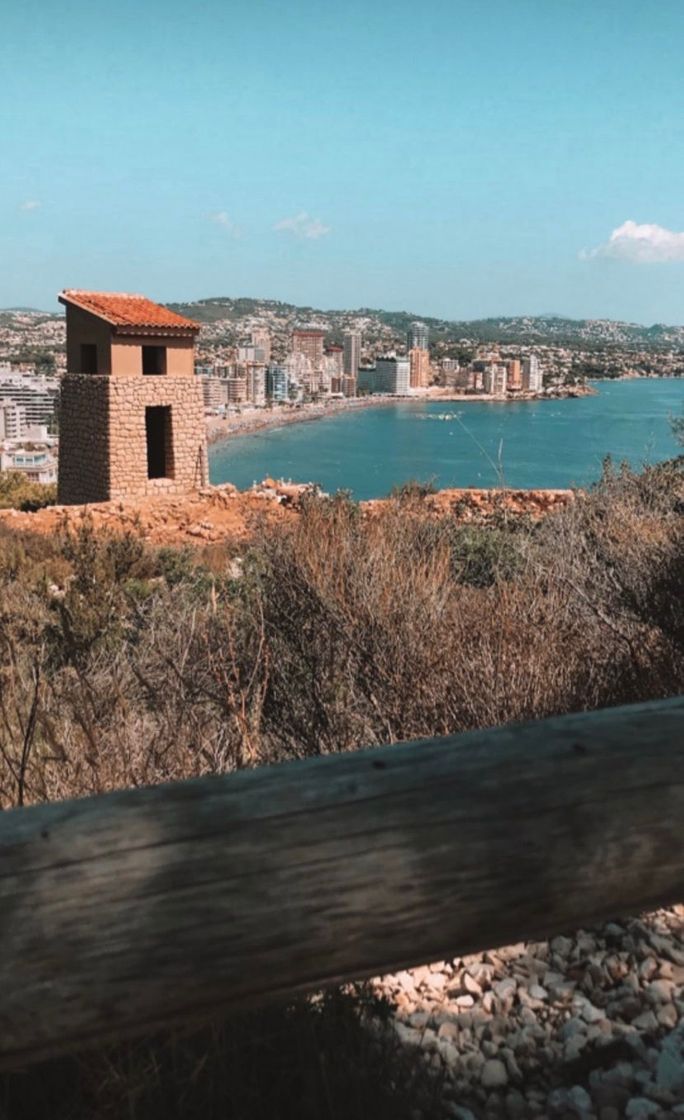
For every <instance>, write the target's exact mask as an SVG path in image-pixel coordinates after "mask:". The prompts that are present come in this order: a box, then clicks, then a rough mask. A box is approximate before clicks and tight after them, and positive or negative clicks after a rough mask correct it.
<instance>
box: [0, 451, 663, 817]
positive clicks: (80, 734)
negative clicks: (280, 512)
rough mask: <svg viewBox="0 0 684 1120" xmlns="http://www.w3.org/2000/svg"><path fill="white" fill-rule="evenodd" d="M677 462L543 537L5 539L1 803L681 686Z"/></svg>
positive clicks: (420, 520) (617, 481) (520, 531)
mask: <svg viewBox="0 0 684 1120" xmlns="http://www.w3.org/2000/svg"><path fill="white" fill-rule="evenodd" d="M682 473H683V472H682V463H681V462H676V463H673V464H666V465H662V466H660V467H657V468H649V469H647V470H645V471H644V472H643V473H641V474H633V473H631V472H629V471H627V470H626V469H622V470H620V471H618V472H615V471H613V470H612V469H610V468H607V469H606V472H605V475H604V479H603V481H602V483H601V484H600V485H599V486H598V487H597V488H596V489H595V490H594V491H593V492H592V493H590V494H589V495H588V496H586V497H583V498H579V499H578V500H577V502H575V503H574V504H573V505H571V506H569V507H568V508H566V509H565V510H563V511H561V512H559V513H556V514H553V515H550V516H549V517H548V518H546V520H544V521H543V522H542V523H540V524H539V525H536V526H535V525H534V524H530V523H528V522H526V521H524V520H520V519H518V518H511V517H510V516H509V517H507V516H506V514H505V511H503V510H502V511H501V512H500V513H499V514H497V515H496V516H495V517H494V518H492V519H490V520H489V522H487V523H485V524H481V525H473V524H468V525H463V524H459V523H458V522H457V521H456V520H455V519H452V518H448V517H442V518H437V517H435V516H434V515H433V514H431V513H430V512H429V511H428V510H426V509H425V506H424V503H423V502H421V501H420V499H419V498H416V497H415V496H413V495H410V494H409V495H404V496H401V497H399V498H398V499H396V500H395V501H392V502H389V503H388V504H387V506H386V508H385V509H384V511H383V512H382V513H381V514H380V515H378V516H374V517H373V518H365V517H363V516H362V514H361V513H360V510H359V508H358V507H357V506H356V505H354V504H353V503H352V502H351V501H349V500H348V499H347V498H346V497H344V496H338V497H336V498H332V499H316V498H312V499H311V500H309V501H308V502H307V503H306V505H305V507H304V509H303V512H302V516H301V517H300V518H299V520H298V521H297V522H296V523H295V524H294V526H293V527H287V528H285V529H282V528H279V529H273V527H268V528H267V527H264V528H262V529H261V530H258V531H257V535H256V537H255V538H254V539H253V540H252V542H251V543H250V545H249V546H245V547H244V549H243V552H242V554H241V555H240V556H239V557H238V558H237V559H236V557H235V555H234V550H233V551H231V552H226V554H225V556H224V560H223V562H222V563H221V562H220V560H219V558H218V557H217V555H216V550H214V554H213V556H212V569H211V570H210V569H209V568H207V567H206V566H205V565H203V564H202V563H201V562H199V561H198V558H197V557H196V556H193V555H192V554H191V553H188V552H183V551H175V552H174V551H173V550H168V549H166V550H161V551H156V552H155V551H154V550H152V549H150V548H148V547H147V546H146V545H145V544H144V543H143V542H142V541H141V540H140V539H139V538H138V537H137V536H136V535H135V534H130V535H128V536H124V537H112V538H107V537H105V536H101V535H97V534H95V533H94V532H93V529H92V526H91V525H90V523H89V522H88V520H87V518H85V519H84V520H83V522H82V524H81V525H80V526H79V527H78V529H77V530H76V531H73V530H68V529H67V528H64V529H63V532H62V534H61V536H60V538H59V539H58V540H55V541H52V542H45V541H40V542H33V541H29V540H23V541H22V540H20V539H17V538H16V537H13V536H12V535H11V534H5V535H4V536H3V537H2V538H0V581H1V582H0V587H1V593H2V600H1V602H0V612H1V621H2V631H1V633H0V682H1V684H2V690H1V693H0V798H1V799H2V803H3V804H4V805H6V806H9V805H12V804H17V803H19V804H22V803H28V802H32V801H39V800H44V799H52V798H57V797H68V796H75V795H82V794H87V793H91V792H100V791H103V790H106V789H112V788H115V787H120V786H130V785H140V784H147V783H153V782H158V781H161V780H169V779H179V778H184V777H190V776H194V775H199V774H204V773H215V772H222V771H227V770H231V769H235V768H238V767H242V766H251V765H257V764H260V763H264V762H272V761H277V760H281V759H285V758H292V757H299V756H303V755H312V754H321V753H327V752H331V751H338V750H350V749H354V748H356V747H358V746H361V745H367V744H373V743H378V742H388V741H394V740H400V739H411V738H420V737H429V736H434V735H444V734H449V733H452V732H458V731H462V730H467V729H471V728H477V727H483V726H493V725H497V724H501V723H506V722H509V721H512V720H520V719H531V718H537V717H542V716H545V715H549V714H552V713H561V712H566V711H572V710H578V709H585V708H586V709H588V708H594V707H598V706H605V705H609V704H612V703H621V702H629V701H636V700H640V699H645V698H649V697H656V696H665V695H669V694H672V693H674V692H676V691H677V690H678V689H680V688H681V683H682V676H683V670H682V635H683V633H684V630H683V625H684V624H683V611H684V607H683V603H684V597H683V596H682V590H683V589H682V583H683V575H684V572H683V565H682V522H683V519H682V516H681V510H682Z"/></svg>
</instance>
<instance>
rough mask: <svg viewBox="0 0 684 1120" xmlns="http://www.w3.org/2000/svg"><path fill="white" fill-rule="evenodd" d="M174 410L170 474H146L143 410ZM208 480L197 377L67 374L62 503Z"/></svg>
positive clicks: (176, 490) (183, 489) (177, 488)
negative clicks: (162, 407)
mask: <svg viewBox="0 0 684 1120" xmlns="http://www.w3.org/2000/svg"><path fill="white" fill-rule="evenodd" d="M154 406H167V407H170V408H171V427H172V439H173V462H174V470H173V475H174V477H173V478H159V479H148V477H147V439H146V431H145V409H146V408H147V407H154ZM207 481H208V470H207V451H206V436H205V426H204V405H203V399H202V387H201V383H200V380H199V378H196V377H192V378H187V377H180V376H171V377H169V376H168V375H167V376H159V377H153V376H146V377H142V376H141V377H139V378H138V377H136V378H133V377H130V378H129V377H126V376H121V377H106V376H99V375H98V376H94V375H90V376H89V375H87V374H81V375H74V374H67V375H66V376H65V377H64V378H63V380H62V394H61V407H60V453H59V482H58V501H59V502H61V503H63V504H65V505H74V504H81V503H85V502H102V501H108V500H110V499H122V498H136V497H143V496H145V495H150V494H158V493H172V494H182V493H187V492H188V491H189V490H193V489H196V488H197V487H198V486H204V485H206V483H207Z"/></svg>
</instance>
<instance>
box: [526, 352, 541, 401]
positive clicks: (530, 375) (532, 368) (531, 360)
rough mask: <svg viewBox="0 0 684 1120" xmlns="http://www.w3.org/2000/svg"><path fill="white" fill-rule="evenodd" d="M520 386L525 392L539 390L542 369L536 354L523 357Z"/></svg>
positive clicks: (537, 391) (536, 391) (538, 391)
mask: <svg viewBox="0 0 684 1120" xmlns="http://www.w3.org/2000/svg"><path fill="white" fill-rule="evenodd" d="M522 387H523V389H524V390H525V392H527V393H540V392H541V389H542V371H541V366H540V365H539V358H538V357H537V355H536V354H530V355H529V357H527V358H523V364H522Z"/></svg>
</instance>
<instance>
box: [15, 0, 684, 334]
mask: <svg viewBox="0 0 684 1120" xmlns="http://www.w3.org/2000/svg"><path fill="white" fill-rule="evenodd" d="M4 17H5V18H4V22H3V39H2V43H0V64H1V65H2V69H3V74H4V76H5V83H6V91H9V93H8V94H7V95H6V97H5V98H4V99H3V107H2V109H1V110H0V120H1V123H2V133H1V135H2V136H3V140H2V151H3V163H4V166H5V168H6V173H5V175H4V176H3V180H2V183H0V254H1V255H2V259H3V263H4V266H5V267H4V269H3V273H2V276H0V306H3V307H7V306H17V305H28V306H35V307H39V308H41V309H44V310H51V309H53V308H54V293H55V292H56V291H58V290H59V289H60V288H62V287H64V286H69V285H74V286H78V287H92V288H94V289H98V290H120V291H150V292H153V293H154V294H155V296H156V298H158V299H160V300H171V299H183V300H191V299H198V298H202V297H204V296H206V294H207V293H208V292H212V291H214V292H217V293H222V294H225V293H235V294H237V293H242V294H246V295H252V296H254V297H255V298H269V297H271V298H278V299H282V300H284V301H289V302H292V303H297V304H300V305H310V306H311V305H315V306H325V307H330V308H333V307H340V308H341V307H349V308H351V307H385V308H392V307H395V308H398V307H405V308H410V309H411V310H412V311H413V312H415V313H416V314H417V315H425V316H438V317H443V318H449V319H475V318H482V317H487V316H498V315H502V316H503V315H535V314H544V313H550V312H558V313H559V314H561V315H563V316H568V317H572V318H592V319H619V320H624V321H628V322H635V323H644V324H646V325H648V324H651V323H654V322H668V323H681V322H683V321H684V311H683V310H682V309H684V232H682V230H684V212H683V211H682V207H681V203H680V197H681V190H680V184H681V180H682V176H683V174H684V158H683V156H682V149H681V143H680V133H681V124H680V121H679V113H678V106H679V104H680V103H681V95H682V92H684V89H683V87H684V77H683V76H682V74H681V68H680V65H679V58H678V43H679V41H680V38H681V32H682V31H683V30H684V11H682V9H681V5H679V4H678V3H676V2H675V0H664V2H662V3H661V4H659V5H658V7H657V9H655V10H648V9H646V8H645V7H644V6H643V5H642V4H639V3H637V0H622V2H621V3H618V2H617V0H600V2H599V3H590V2H589V0H580V2H579V3H577V4H575V5H572V6H565V7H563V8H560V7H559V6H550V5H548V3H545V2H543V0H521V2H520V3H516V4H515V5H511V4H507V3H505V2H504V0H491V2H490V4H489V5H487V6H486V7H482V8H481V9H478V10H474V6H472V5H467V4H465V3H463V2H457V3H452V4H446V3H442V2H440V0H430V2H429V3H428V4H427V5H426V6H424V7H423V9H421V13H420V19H416V16H415V12H414V11H413V9H411V8H409V6H408V4H407V3H406V2H405V0H399V2H398V3H397V4H396V5H395V6H394V8H393V9H392V10H391V11H387V10H385V9H384V8H381V6H380V5H379V4H377V3H376V4H370V5H362V4H361V3H360V2H358V0H352V2H350V3H348V4H347V5H345V6H344V8H343V9H339V10H334V11H333V10H328V9H327V8H323V9H322V8H321V7H320V6H317V5H314V4H313V3H309V2H308V0H306V2H301V0H300V2H299V3H298V4H297V6H296V9H295V10H294V12H292V11H290V10H288V11H281V10H279V9H278V8H276V7H275V6H273V5H271V4H269V3H267V2H265V0H264V2H262V3H257V4H253V3H252V4H250V5H247V4H245V3H244V2H242V0H237V2H236V3H235V4H234V5H231V6H230V8H229V9H227V8H226V7H225V6H223V5H221V4H219V3H218V0H208V2H207V3H206V4H205V5H203V7H202V8H201V10H198V11H197V12H194V13H193V19H192V21H190V20H188V18H187V12H186V9H185V7H183V6H182V5H181V4H180V3H179V2H178V0H167V2H166V3H165V4H164V6H163V8H162V6H161V5H160V4H159V3H158V0H153V2H151V3H150V4H149V5H146V6H145V7H144V9H140V8H139V6H136V5H134V4H133V3H132V0H123V2H122V4H121V5H119V6H118V8H117V13H116V19H115V20H114V19H112V18H111V11H110V10H109V9H104V8H98V7H97V6H95V7H93V6H92V5H86V4H85V2H84V0H71V3H70V4H69V5H68V6H67V7H66V8H62V9H50V8H49V7H48V8H46V6H45V5H42V4H39V3H38V0H28V2H27V3H25V4H21V5H20V4H19V2H18V0H10V3H9V5H8V6H7V11H6V12H5V13H4ZM29 58H30V59H31V65H30V66H27V65H26V60H27V59H29ZM160 58H163V60H164V64H163V66H159V65H157V64H155V60H157V61H158V60H159V59H160Z"/></svg>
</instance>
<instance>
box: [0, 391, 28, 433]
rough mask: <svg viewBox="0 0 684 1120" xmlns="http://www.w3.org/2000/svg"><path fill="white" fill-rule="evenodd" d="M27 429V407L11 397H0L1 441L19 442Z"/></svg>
mask: <svg viewBox="0 0 684 1120" xmlns="http://www.w3.org/2000/svg"><path fill="white" fill-rule="evenodd" d="M27 428H28V422H27V420H26V409H25V407H24V406H23V405H21V404H17V403H16V401H13V400H11V399H10V398H9V397H7V398H5V399H3V398H2V397H0V440H2V439H15V440H19V439H21V437H22V436H23V434H24V432H25V431H26V429H27Z"/></svg>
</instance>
